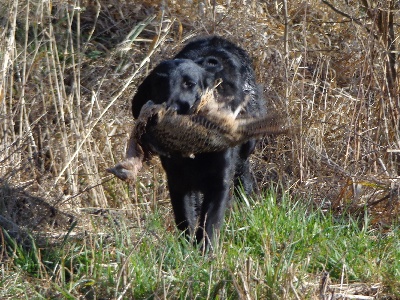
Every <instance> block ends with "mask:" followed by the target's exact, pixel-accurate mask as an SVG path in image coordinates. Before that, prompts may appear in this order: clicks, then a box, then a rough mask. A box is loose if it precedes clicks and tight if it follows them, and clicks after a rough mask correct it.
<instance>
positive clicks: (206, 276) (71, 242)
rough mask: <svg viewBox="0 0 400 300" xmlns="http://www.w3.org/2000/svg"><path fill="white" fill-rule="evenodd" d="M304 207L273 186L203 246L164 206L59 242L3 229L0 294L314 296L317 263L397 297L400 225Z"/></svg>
mask: <svg viewBox="0 0 400 300" xmlns="http://www.w3.org/2000/svg"><path fill="white" fill-rule="evenodd" d="M311 207H312V206H311V204H307V203H306V204H304V201H303V202H301V201H294V200H291V199H289V197H283V198H282V199H280V198H279V199H278V198H277V197H276V196H275V195H274V193H266V194H265V195H264V196H262V197H261V196H260V197H258V198H257V199H248V204H246V203H245V201H241V202H238V203H236V204H235V205H234V208H233V210H232V211H231V212H229V213H228V214H227V216H226V223H225V225H224V228H223V230H222V231H221V234H220V242H218V243H217V244H216V245H215V246H214V251H212V252H211V253H209V254H208V255H205V256H203V255H201V253H200V252H199V251H198V250H197V249H195V247H194V246H192V245H191V243H190V242H187V241H186V240H184V239H178V236H179V234H180V233H179V232H178V231H176V230H173V231H167V230H165V225H166V224H165V221H164V215H163V214H162V213H161V212H158V213H157V212H156V213H154V214H151V215H147V216H146V220H145V224H144V226H143V227H140V228H138V227H131V226H130V223H129V220H128V219H123V218H119V219H118V220H115V219H110V220H109V222H107V224H108V226H104V224H103V225H97V226H98V227H96V228H97V229H98V230H99V232H98V233H96V232H92V233H88V234H87V235H86V236H85V238H80V239H77V238H72V237H68V238H67V239H66V240H65V243H61V244H60V245H58V246H51V245H48V246H46V247H42V248H38V247H36V246H35V243H34V242H32V246H31V247H28V248H22V247H21V246H19V245H18V244H17V243H15V242H14V241H13V240H12V239H10V238H7V239H6V246H7V254H8V257H9V258H8V259H7V260H5V261H4V262H3V263H2V265H1V271H2V275H3V276H2V281H1V285H2V286H3V288H2V289H0V298H2V299H7V298H8V299H17V298H29V299H31V298H35V299H44V298H53V299H54V298H55V299H63V298H65V299H75V298H78V297H86V298H87V299H99V298H115V299H158V298H165V299H246V297H248V299H296V297H298V298H299V299H307V298H309V299H311V298H314V297H315V296H316V295H318V288H319V287H318V285H319V279H320V278H321V276H322V274H323V272H328V273H329V275H330V278H331V281H332V283H340V282H343V283H345V284H347V283H353V282H368V283H381V284H382V288H381V291H384V292H385V294H387V295H392V296H393V297H400V294H399V293H398V291H399V289H400V284H399V282H400V242H399V240H400V232H399V229H398V228H397V227H396V228H392V230H391V231H390V234H385V233H383V232H380V231H379V230H373V229H370V226H369V224H368V216H365V217H364V218H363V220H360V221H358V220H354V219H352V218H351V217H348V216H345V215H344V216H343V217H342V218H339V219H338V218H335V217H333V215H332V214H331V213H329V212H322V211H321V210H319V209H312V208H311ZM157 211H160V210H157ZM94 223H95V222H94ZM105 228H107V229H106V232H104V230H105ZM100 230H101V231H102V232H100ZM32 241H33V240H32ZM27 249H29V250H27Z"/></svg>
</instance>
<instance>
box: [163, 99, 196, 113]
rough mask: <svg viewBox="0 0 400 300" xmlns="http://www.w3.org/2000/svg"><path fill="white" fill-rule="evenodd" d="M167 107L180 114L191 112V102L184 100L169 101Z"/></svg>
mask: <svg viewBox="0 0 400 300" xmlns="http://www.w3.org/2000/svg"><path fill="white" fill-rule="evenodd" d="M167 108H168V109H172V110H174V111H176V112H177V113H178V114H180V115H184V114H186V113H188V112H189V109H190V104H189V103H188V102H184V101H168V102H167Z"/></svg>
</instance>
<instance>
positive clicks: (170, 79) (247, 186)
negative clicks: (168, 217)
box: [132, 36, 264, 245]
mask: <svg viewBox="0 0 400 300" xmlns="http://www.w3.org/2000/svg"><path fill="white" fill-rule="evenodd" d="M217 79H222V83H221V84H220V85H219V86H218V88H217V91H218V94H220V95H222V99H225V101H226V106H227V107H229V108H230V109H232V110H235V109H236V108H237V107H238V106H239V105H240V104H242V103H243V101H244V100H245V99H246V98H247V99H248V98H249V99H250V100H249V102H248V103H247V104H246V106H245V112H244V113H245V114H246V115H251V116H256V115H259V114H262V113H264V105H263V103H262V99H261V95H260V93H259V90H258V88H257V85H256V83H255V75H254V71H253V69H252V68H251V62H250V59H249V57H248V55H247V53H246V52H245V51H244V50H243V49H241V48H239V47H238V46H236V45H234V44H233V43H231V42H229V41H227V40H225V39H223V38H220V37H216V36H210V37H204V38H199V39H197V40H194V41H192V42H190V43H188V44H187V45H186V46H185V47H184V48H183V49H182V50H181V51H180V52H179V53H178V54H177V55H176V56H175V58H174V59H172V60H167V61H164V62H162V63H160V64H159V65H158V66H157V67H156V68H155V69H154V70H153V71H152V72H151V73H150V74H149V76H147V78H146V79H145V80H144V81H143V83H142V84H141V85H140V86H139V88H138V91H137V93H136V95H135V96H134V98H133V100H132V112H133V116H134V117H135V118H137V117H138V116H139V113H140V109H141V107H142V106H143V105H144V104H145V103H146V102H147V101H148V100H152V101H153V102H154V103H156V104H160V103H163V102H167V105H168V106H170V107H173V108H174V109H176V110H177V112H178V113H180V114H186V113H188V112H189V111H190V108H191V107H192V106H193V104H194V103H195V102H196V101H198V100H199V98H200V96H201V93H202V91H204V90H205V89H206V88H211V87H213V86H214V84H215V81H216V80H217ZM254 147H255V141H249V142H247V143H245V144H243V145H240V146H237V147H234V148H230V149H227V150H225V151H222V152H215V153H204V154H197V155H196V156H195V158H187V157H182V156H180V155H179V154H173V155H171V156H169V157H167V156H163V155H160V158H161V162H162V165H163V167H164V169H165V171H166V174H167V178H168V186H169V192H170V197H171V202H172V207H173V210H174V214H175V221H176V224H177V226H178V228H179V229H181V230H185V231H188V230H189V231H190V232H194V230H195V228H197V230H196V234H195V237H196V242H198V243H199V242H200V241H202V240H203V238H205V243H206V245H207V244H208V243H209V242H210V241H211V240H212V237H213V234H214V231H216V230H219V228H220V226H221V223H222V220H223V216H224V212H225V209H226V207H227V204H228V201H229V200H230V197H231V191H232V188H233V184H234V186H235V187H239V186H240V185H242V186H243V188H244V190H245V191H246V192H247V193H251V192H252V190H253V176H252V173H251V171H250V165H249V156H250V154H251V153H252V152H253V151H254ZM197 221H198V223H197ZM207 238H208V239H207Z"/></svg>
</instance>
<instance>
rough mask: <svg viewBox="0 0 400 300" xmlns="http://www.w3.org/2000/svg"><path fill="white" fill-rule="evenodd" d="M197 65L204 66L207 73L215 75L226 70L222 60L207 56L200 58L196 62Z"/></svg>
mask: <svg viewBox="0 0 400 300" xmlns="http://www.w3.org/2000/svg"><path fill="white" fill-rule="evenodd" d="M195 63H197V64H198V65H200V66H202V67H203V68H204V69H205V70H206V71H208V72H210V73H213V74H215V73H217V72H220V71H222V70H223V69H224V66H223V65H222V63H221V62H220V60H219V59H218V58H216V57H215V56H207V57H202V58H199V59H197V60H195Z"/></svg>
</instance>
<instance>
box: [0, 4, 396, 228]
mask: <svg viewBox="0 0 400 300" xmlns="http://www.w3.org/2000/svg"><path fill="white" fill-rule="evenodd" d="M139 2H140V3H138V1H135V2H134V1H112V0H110V1H106V0H104V1H103V0H100V1H80V2H79V1H69V2H68V3H66V2H64V1H51V2H45V1H5V2H2V3H1V4H0V26H1V28H2V30H0V32H1V33H0V37H1V38H0V61H1V65H0V70H1V73H0V119H1V120H2V121H1V122H0V142H1V144H0V178H1V182H0V184H1V186H0V189H1V190H0V191H1V195H0V208H1V224H2V226H3V227H5V228H8V229H10V228H14V229H12V230H14V231H15V232H21V230H20V229H18V228H22V227H27V228H28V229H30V230H37V229H38V228H39V227H38V226H39V224H40V226H41V227H40V228H41V230H42V231H47V230H52V231H57V230H58V229H57V228H65V223H64V222H67V223H68V222H70V221H71V220H69V219H68V218H69V217H65V216H69V214H72V215H75V216H76V217H78V218H79V219H85V216H86V215H87V213H88V212H89V211H90V212H92V211H98V210H99V209H106V208H107V209H110V208H113V209H118V210H121V211H123V212H125V213H126V214H127V215H128V216H130V217H131V218H132V220H133V222H137V223H138V224H140V222H141V220H142V216H143V214H145V213H147V212H151V211H153V209H154V207H159V206H160V205H163V204H164V203H167V200H168V194H167V192H166V186H165V185H166V184H165V178H164V175H163V173H162V170H161V167H160V165H159V163H158V162H157V160H155V161H153V164H152V166H149V167H148V168H147V170H146V171H144V172H142V173H141V177H140V179H139V180H138V181H137V183H136V185H135V186H127V185H126V184H125V183H123V182H120V181H118V180H115V179H114V178H113V177H112V176H111V175H108V174H107V173H106V172H105V170H106V168H107V167H110V166H112V165H114V164H115V163H116V162H117V161H119V160H120V159H121V158H122V157H123V154H124V152H125V146H126V142H127V139H128V135H129V132H130V130H131V128H132V122H133V119H132V116H131V112H130V101H131V98H132V96H133V94H134V92H135V89H136V87H137V85H138V84H139V83H140V82H141V80H142V79H143V78H144V76H145V75H146V74H147V72H148V71H149V70H151V69H152V68H153V67H154V66H155V65H156V64H157V63H158V62H159V61H160V60H162V59H165V58H168V57H171V56H172V55H173V54H174V53H176V52H177V51H178V50H179V49H180V47H181V45H182V43H183V42H185V41H186V40H188V39H189V38H191V37H193V36H195V35H198V34H209V33H213V34H219V35H222V36H225V37H227V38H229V39H230V40H232V41H233V42H236V43H238V44H239V45H240V46H242V47H243V48H245V49H246V50H247V51H248V52H249V53H250V55H251V56H252V57H253V59H254V67H255V70H256V73H257V79H258V81H259V82H260V83H261V84H262V86H263V90H264V95H265V100H266V105H267V106H268V107H270V108H271V109H277V110H280V111H283V112H285V113H286V114H287V116H288V120H289V122H291V123H293V124H296V125H299V126H300V128H301V134H298V135H295V136H288V137H279V138H277V139H268V138H266V139H265V140H264V141H263V142H262V143H260V145H259V148H258V151H257V153H256V154H255V155H254V156H253V164H254V167H255V172H256V177H257V179H258V183H259V186H260V188H267V187H268V186H269V184H270V183H271V181H274V182H277V183H279V184H280V185H281V186H282V187H283V189H284V190H285V191H290V192H291V193H292V194H294V195H295V196H298V197H300V198H307V199H309V198H312V199H313V200H314V202H315V203H316V204H318V205H324V206H326V207H327V208H331V209H333V210H335V211H337V212H338V213H341V212H342V211H344V210H346V211H350V212H352V213H353V214H355V215H357V214H359V213H360V212H362V213H363V212H364V210H363V208H364V207H367V208H368V210H369V211H370V213H371V214H372V223H373V225H374V226H377V227H381V228H384V229H386V228H389V227H390V225H391V224H393V222H398V221H399V217H398V216H399V209H400V204H399V198H400V197H399V194H400V191H399V190H400V177H399V176H400V152H399V150H400V124H399V115H400V96H399V94H400V86H399V70H398V65H395V64H394V63H393V57H394V59H395V62H396V56H397V59H398V52H396V49H399V40H398V39H393V37H398V36H400V26H399V22H400V12H399V9H398V7H395V6H394V1H387V2H386V1H383V2H377V1H372V2H371V3H370V4H368V5H370V6H369V7H366V5H367V4H366V1H365V2H364V1H362V0H360V1H359V2H357V1H350V2H348V1H347V2H345V1H339V2H338V1H336V2H335V4H334V5H335V6H332V5H330V2H326V1H323V2H322V3H321V2H320V1H309V2H301V1H290V2H289V3H287V5H286V1H283V2H280V1H273V2H266V3H261V2H258V1H215V2H213V1H210V2H211V3H209V2H208V1H204V2H203V1H182V3H178V1H147V0H143V1H139ZM368 3H369V2H368ZM332 4H333V1H332ZM390 5H392V7H390ZM335 9H336V10H335ZM338 10H339V11H338ZM397 51H398V50H397ZM397 64H398V61H397ZM396 68H397V69H396ZM38 199H39V200H40V201H39V202H40V203H42V204H43V203H45V204H44V205H45V207H46V208H41V206H38V203H39V202H38ZM38 207H39V209H38ZM47 207H49V208H51V209H47ZM138 208H140V209H138ZM55 212H57V213H55ZM65 214H67V215H65ZM23 216H26V217H23ZM57 216H63V217H57ZM24 218H25V220H26V218H29V219H30V220H32V223H29V222H28V223H25V222H22V223H21V220H22V219H24ZM65 218H66V219H65ZM66 220H69V221H66ZM168 220H169V221H167V222H170V223H172V218H171V217H169V219H168ZM6 224H8V225H7V226H6ZM57 226H58V227H57ZM79 226H82V227H86V229H88V230H90V228H91V224H90V223H87V224H84V223H80V224H79ZM10 230H11V229H10ZM12 230H11V231H12Z"/></svg>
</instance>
